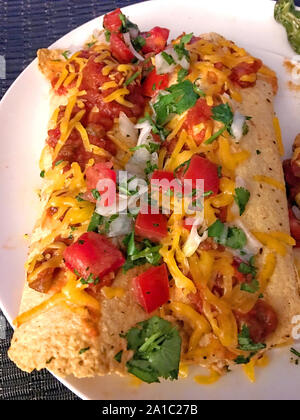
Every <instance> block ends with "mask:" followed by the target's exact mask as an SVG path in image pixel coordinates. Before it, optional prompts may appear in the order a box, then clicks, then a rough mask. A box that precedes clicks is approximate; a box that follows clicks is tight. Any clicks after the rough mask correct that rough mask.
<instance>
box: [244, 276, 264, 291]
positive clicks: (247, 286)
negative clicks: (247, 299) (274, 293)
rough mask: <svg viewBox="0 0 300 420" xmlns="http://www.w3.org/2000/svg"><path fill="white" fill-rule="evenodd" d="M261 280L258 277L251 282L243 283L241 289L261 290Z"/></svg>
mask: <svg viewBox="0 0 300 420" xmlns="http://www.w3.org/2000/svg"><path fill="white" fill-rule="evenodd" d="M259 287H260V285H259V282H258V280H256V279H253V280H252V282H251V283H242V284H241V290H243V291H244V292H248V293H256V292H258V290H259Z"/></svg>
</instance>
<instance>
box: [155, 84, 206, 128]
mask: <svg viewBox="0 0 300 420" xmlns="http://www.w3.org/2000/svg"><path fill="white" fill-rule="evenodd" d="M166 90H167V91H168V92H169V94H167V95H162V94H160V95H159V97H158V100H157V102H156V103H155V104H154V105H153V107H154V110H155V112H156V122H157V124H158V125H159V126H163V125H164V124H165V123H166V122H167V121H168V118H169V116H170V115H172V114H182V113H183V112H184V111H186V110H188V109H190V108H192V107H193V106H194V105H195V104H196V102H197V99H198V98H199V95H198V94H197V93H196V92H195V91H194V85H193V83H192V82H190V81H189V80H184V81H183V82H181V83H177V84H175V85H172V86H170V87H169V88H168V89H166Z"/></svg>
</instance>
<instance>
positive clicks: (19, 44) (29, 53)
mask: <svg viewBox="0 0 300 420" xmlns="http://www.w3.org/2000/svg"><path fill="white" fill-rule="evenodd" d="M141 1H142V0H97V1H95V0H86V1H82V0H59V1H58V0H7V1H3V0H0V56H5V60H6V79H5V80H2V79H1V78H0V98H2V96H3V95H4V93H5V92H6V90H7V89H8V88H9V86H10V85H11V84H12V82H13V81H14V80H15V79H16V78H17V76H18V75H19V74H20V73H21V72H22V71H23V70H24V68H25V67H26V66H27V65H28V64H29V63H30V62H31V61H32V60H33V59H34V58H35V54H36V50H37V49H38V48H43V47H48V46H49V45H50V44H52V43H53V42H54V41H56V40H57V39H59V38H60V37H61V36H62V35H65V34H66V33H68V32H69V31H71V30H72V29H74V28H76V27H77V26H79V25H81V24H83V23H85V22H87V21H89V20H90V19H93V18H95V17H97V16H100V15H103V14H104V13H106V12H108V11H109V10H113V9H115V8H117V7H125V6H128V5H130V4H134V3H140V2H141ZM4 335H6V338H5V339H3V338H2V337H3V336H4ZM11 336H12V329H11V328H10V326H9V325H8V323H7V322H6V321H5V318H4V317H3V316H2V313H1V311H0V399H5V400H14V399H22V400H23V399H26V400H38V399H42V400H75V399H78V398H77V397H76V396H75V395H74V394H73V393H72V392H70V391H69V390H68V389H67V388H65V387H64V386H63V385H62V384H61V383H60V382H59V381H57V380H56V379H55V378H53V377H52V375H51V374H49V373H48V372H47V371H46V370H45V371H41V372H34V373H32V374H27V373H24V372H22V371H21V370H19V369H18V368H17V367H16V366H15V365H14V364H13V363H12V362H11V361H10V360H9V359H8V357H7V349H8V347H9V343H10V340H11ZM1 338H2V339H1Z"/></svg>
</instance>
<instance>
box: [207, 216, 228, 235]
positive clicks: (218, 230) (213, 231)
mask: <svg viewBox="0 0 300 420" xmlns="http://www.w3.org/2000/svg"><path fill="white" fill-rule="evenodd" d="M224 228H225V225H224V223H222V222H221V221H220V220H219V219H218V220H216V221H215V223H213V224H212V225H211V226H210V227H209V228H208V236H209V237H211V238H220V237H221V236H222V234H223V232H224Z"/></svg>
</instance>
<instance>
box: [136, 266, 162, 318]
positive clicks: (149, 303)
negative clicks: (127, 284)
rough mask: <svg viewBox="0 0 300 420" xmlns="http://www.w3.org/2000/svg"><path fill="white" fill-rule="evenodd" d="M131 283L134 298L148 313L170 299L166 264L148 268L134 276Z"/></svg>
mask: <svg viewBox="0 0 300 420" xmlns="http://www.w3.org/2000/svg"><path fill="white" fill-rule="evenodd" d="M132 285H133V292H134V294H135V297H136V300H137V301H138V303H139V304H140V305H141V306H142V307H143V308H144V309H145V311H146V312H147V313H148V314H149V313H151V312H153V311H155V310H156V309H158V308H159V307H160V306H162V305H163V304H164V303H167V302H168V300H169V299H170V291H169V278H168V271H167V267H166V264H162V265H160V266H158V267H153V268H149V270H147V271H145V273H143V274H141V275H139V276H138V277H135V278H134V279H133V282H132Z"/></svg>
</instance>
